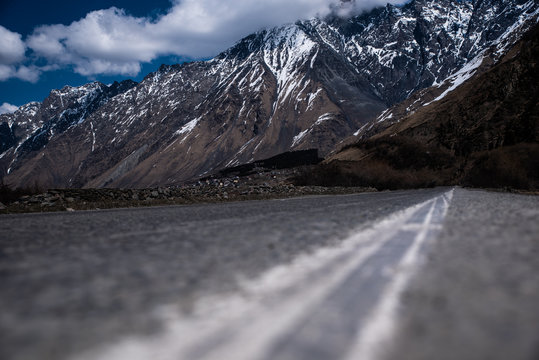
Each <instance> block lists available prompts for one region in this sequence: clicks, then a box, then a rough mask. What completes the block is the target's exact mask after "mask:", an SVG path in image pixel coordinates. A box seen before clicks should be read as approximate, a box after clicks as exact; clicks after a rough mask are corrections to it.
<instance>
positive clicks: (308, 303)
mask: <svg viewBox="0 0 539 360" xmlns="http://www.w3.org/2000/svg"><path fill="white" fill-rule="evenodd" d="M440 198H441V197H437V198H435V199H431V200H428V201H426V202H424V203H421V204H418V205H415V206H412V207H410V208H408V209H405V210H403V211H399V212H397V213H395V214H392V215H390V216H389V217H387V218H385V219H384V220H382V221H380V222H378V223H377V224H376V225H374V226H373V227H371V228H368V229H365V230H362V231H360V232H358V233H356V234H352V235H351V236H350V237H348V238H347V239H345V240H344V241H343V242H342V243H341V244H340V245H339V246H335V247H325V248H321V249H319V250H317V251H316V252H315V253H313V254H307V255H303V256H300V257H298V258H297V259H296V260H295V261H294V262H293V263H292V264H288V265H281V266H277V267H276V268H274V269H272V270H270V271H268V272H266V273H265V274H263V275H262V276H261V277H260V278H258V279H257V280H254V281H247V282H244V283H243V285H242V289H241V291H240V293H239V294H236V295H229V296H219V297H217V296H216V297H207V298H205V299H201V300H200V301H198V302H197V304H196V308H195V309H194V312H193V313H192V314H189V315H185V314H181V313H180V312H179V311H178V309H177V308H176V307H175V306H174V305H170V306H168V307H163V308H161V309H160V310H159V312H160V313H161V315H160V317H161V318H162V319H163V321H164V322H165V327H164V330H163V331H162V332H161V333H158V334H156V335H155V336H151V337H130V338H125V339H124V340H121V341H119V342H117V343H115V344H112V345H110V346H105V347H103V348H100V349H96V350H92V351H89V352H85V353H82V354H79V356H76V357H74V359H77V360H88V359H102V360H109V359H110V360H116V359H127V358H129V359H131V360H137V359H148V358H154V359H159V360H168V359H170V360H172V359H197V360H198V359H201V360H202V359H229V358H230V359H238V360H241V359H246V360H247V359H249V360H251V359H258V358H264V357H265V356H266V354H267V352H268V350H269V349H271V347H272V346H273V345H274V343H275V341H276V340H277V339H278V338H279V337H282V336H283V335H284V334H286V333H287V332H288V331H290V329H293V328H294V326H295V325H296V324H297V323H298V321H300V320H301V319H302V318H304V317H305V316H308V315H309V314H310V313H313V312H316V310H317V306H318V304H320V303H321V302H322V301H323V299H325V298H327V297H328V296H329V294H331V293H332V292H334V291H339V287H340V286H341V285H342V283H343V281H344V280H345V279H346V278H347V277H348V276H349V275H350V274H351V273H353V272H354V271H357V269H358V267H360V266H361V265H362V264H364V263H365V261H366V260H367V259H369V258H371V257H372V256H375V255H376V253H377V252H378V251H379V250H380V249H381V248H382V247H383V246H384V244H386V243H388V241H390V240H391V239H394V237H395V236H397V235H398V233H399V232H402V231H403V230H402V229H403V227H404V226H407V225H406V224H409V223H410V221H412V220H413V218H414V216H415V215H417V213H418V212H420V211H421V209H422V208H423V207H426V206H428V205H430V204H432V205H431V207H430V209H429V212H428V214H427V217H426V218H425V220H424V222H423V224H422V226H421V227H420V228H419V232H418V233H417V235H416V236H415V239H414V242H413V245H412V246H411V247H410V248H409V249H408V250H407V252H406V255H405V256H404V259H403V260H402V261H401V262H400V265H401V266H404V267H410V266H411V265H412V263H413V262H415V260H416V258H417V253H418V249H419V247H420V246H421V244H422V243H423V242H424V241H425V238H426V236H427V233H429V231H431V230H432V225H431V223H432V216H433V211H434V208H435V205H436V203H437V201H438V200H439V199H440ZM436 225H439V224H436ZM415 230H416V228H415V227H414V228H412V226H410V230H408V229H406V230H405V231H415ZM388 265H393V264H388ZM388 271H390V272H391V271H392V270H391V269H389V270H388ZM313 274H315V275H313ZM410 277H411V272H410V271H409V270H406V271H404V272H402V273H401V274H400V275H398V276H397V277H396V279H395V280H393V281H392V282H391V283H390V284H389V287H388V288H387V291H386V293H385V297H384V301H383V302H382V304H381V305H380V306H379V307H378V308H377V309H376V312H375V313H374V315H373V318H371V321H370V322H369V323H368V324H367V327H366V329H367V330H368V332H369V333H370V332H373V333H374V334H375V335H376V338H384V337H387V336H388V334H390V333H391V329H392V328H393V326H394V324H393V323H392V321H394V316H393V315H394V312H395V310H394V309H395V308H396V306H397V305H398V296H399V295H400V292H401V291H402V289H403V288H404V286H405V285H406V283H407V282H408V280H409V278H410ZM372 319H374V320H372ZM384 319H385V322H384V323H382V325H377V320H384ZM375 320H376V321H375ZM363 328H364V329H365V327H363ZM366 333H367V332H365V331H361V334H366ZM363 336H364V337H363V338H360V340H359V342H358V346H357V347H356V348H355V350H354V352H360V353H365V354H367V355H369V354H372V355H373V356H374V352H372V351H371V350H369V349H370V347H369V346H367V345H365V344H370V342H371V341H372V338H373V336H371V335H369V336H370V337H369V336H367V335H363ZM351 345H352V344H351ZM369 356H370V355H369ZM354 358H355V359H357V357H354ZM362 359H363V358H362ZM365 359H367V358H365Z"/></svg>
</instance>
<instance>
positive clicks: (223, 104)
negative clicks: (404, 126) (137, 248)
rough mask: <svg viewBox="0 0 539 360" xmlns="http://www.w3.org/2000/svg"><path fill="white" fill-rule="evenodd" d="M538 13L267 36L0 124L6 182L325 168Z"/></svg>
mask: <svg viewBox="0 0 539 360" xmlns="http://www.w3.org/2000/svg"><path fill="white" fill-rule="evenodd" d="M538 8H539V5H538V4H537V3H536V2H535V1H521V0H475V1H464V0H462V1H461V0H412V1H411V2H409V3H407V4H406V5H404V6H400V7H397V6H392V5H387V6H385V7H382V8H378V9H375V10H373V11H371V12H369V13H363V14H359V15H356V16H352V17H347V18H342V17H337V16H331V17H328V18H326V19H312V20H309V21H301V22H297V23H295V24H290V25H285V26H282V27H278V28H274V29H267V30H262V31H260V32H257V33H255V34H252V35H250V36H248V37H246V38H244V39H242V40H241V41H239V42H238V43H237V44H236V45H235V46H233V47H232V48H230V49H228V50H227V51H225V52H223V53H222V54H220V55H218V56H217V57H215V58H214V59H212V60H210V61H206V62H193V63H185V64H182V65H172V66H162V67H161V68H160V69H159V70H158V71H157V72H155V73H151V74H149V75H148V76H146V78H144V80H143V81H141V83H139V84H134V83H121V84H117V85H114V84H113V86H112V87H113V88H114V89H116V88H117V90H114V91H113V89H111V90H110V91H108V90H107V89H109V87H107V86H105V85H103V84H99V83H93V84H88V85H85V86H83V87H81V88H64V89H62V90H60V91H53V92H51V94H50V96H49V97H48V98H47V99H45V101H44V102H43V103H41V104H39V103H32V104H29V105H26V106H24V107H21V108H20V109H19V110H18V111H17V112H15V113H14V114H7V115H0V123H1V124H2V125H1V126H0V139H1V143H0V144H1V146H2V150H1V151H2V153H1V155H0V172H2V173H3V174H5V176H4V181H5V182H7V183H10V184H15V185H18V186H24V185H27V186H28V185H33V184H34V183H38V184H40V185H41V186H43V187H105V186H117V187H118V186H119V187H146V186H156V185H163V184H174V183H179V182H182V181H184V180H187V179H191V178H194V177H197V176H202V175H204V174H207V173H210V172H214V171H217V170H219V169H222V168H224V167H229V166H234V165H238V164H242V163H247V162H250V161H253V160H256V159H263V158H269V157H271V156H274V155H276V154H279V153H282V152H285V151H290V150H302V149H309V148H317V149H319V151H320V153H321V154H322V155H325V154H328V153H329V152H330V151H331V150H333V148H334V147H335V145H336V144H338V143H339V142H340V141H341V140H342V139H344V138H346V137H348V136H350V135H352V134H353V133H355V132H356V131H357V130H358V129H359V128H361V127H363V126H364V125H365V124H368V123H369V121H371V120H373V119H375V118H376V117H377V116H378V115H379V114H380V113H381V112H382V111H384V110H386V109H387V108H388V107H390V106H392V105H395V104H397V103H399V102H401V101H403V100H406V99H409V98H410V96H412V94H417V92H418V91H421V90H422V89H425V88H427V87H430V86H432V85H433V84H434V85H439V84H443V83H444V81H445V80H446V79H448V78H449V77H450V76H451V75H452V74H455V73H458V72H459V71H462V70H463V69H464V70H465V69H467V68H468V67H469V66H470V64H471V63H472V62H473V61H474V59H476V58H477V56H479V55H480V54H482V53H483V52H484V51H485V50H486V49H489V48H490V47H492V46H493V45H496V44H499V43H500V42H501V39H505V41H506V42H507V43H510V42H511V41H512V42H514V41H516V40H517V39H518V37H519V35H521V32H522V26H523V24H527V23H532V22H534V21H536V20H535V19H536V15H537V9H538ZM502 50H503V49H501V50H500V51H502ZM502 52H503V51H502ZM92 89H93V90H92ZM59 93H61V94H64V95H59ZM79 93H80V94H81V95H76V94H79ZM84 94H86V95H84ZM89 94H99V96H97V95H89ZM67 98H69V99H71V100H70V101H68V102H67V103H66V102H64V103H62V102H61V101H62V99H64V100H65V99H67ZM58 99H60V103H59V104H58ZM84 99H86V100H84Z"/></svg>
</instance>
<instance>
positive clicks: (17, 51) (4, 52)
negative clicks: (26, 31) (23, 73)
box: [0, 25, 26, 65]
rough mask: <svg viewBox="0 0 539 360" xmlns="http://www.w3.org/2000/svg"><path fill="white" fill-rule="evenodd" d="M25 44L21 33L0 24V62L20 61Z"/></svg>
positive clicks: (7, 63)
mask: <svg viewBox="0 0 539 360" xmlns="http://www.w3.org/2000/svg"><path fill="white" fill-rule="evenodd" d="M25 52H26V46H25V45H24V42H23V41H22V39H21V35H20V34H17V33H15V32H12V31H9V30H8V29H6V28H5V27H3V26H2V25H0V64H2V65H9V64H14V63H18V62H20V61H22V60H23V59H24V53H25Z"/></svg>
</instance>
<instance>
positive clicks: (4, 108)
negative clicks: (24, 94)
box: [0, 102, 19, 115]
mask: <svg viewBox="0 0 539 360" xmlns="http://www.w3.org/2000/svg"><path fill="white" fill-rule="evenodd" d="M18 108H19V107H18V106H15V105H11V104H8V103H7V102H5V103H3V104H2V105H0V115H2V114H11V113H14V112H15V111H17V109H18Z"/></svg>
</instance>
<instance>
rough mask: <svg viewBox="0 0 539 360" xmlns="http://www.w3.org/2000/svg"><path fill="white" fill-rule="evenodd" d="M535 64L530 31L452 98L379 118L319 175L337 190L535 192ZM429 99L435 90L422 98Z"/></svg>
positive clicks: (538, 160)
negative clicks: (349, 185) (340, 186)
mask: <svg viewBox="0 0 539 360" xmlns="http://www.w3.org/2000/svg"><path fill="white" fill-rule="evenodd" d="M538 60H539V25H535V26H534V27H533V28H532V29H530V30H529V31H528V32H527V33H526V34H525V35H524V36H523V38H522V40H521V41H519V42H518V43H517V44H516V45H515V46H513V47H512V48H511V49H510V50H509V51H507V52H506V54H505V55H504V56H502V57H501V58H500V59H499V60H498V61H497V63H496V64H495V65H494V66H491V67H490V68H488V69H483V70H482V71H479V72H477V73H475V74H473V75H471V77H470V78H469V80H467V81H466V82H463V83H462V84H460V85H459V86H457V87H455V88H454V89H452V91H450V92H446V91H443V93H442V94H443V96H442V95H438V96H437V97H436V98H434V100H432V97H430V98H431V100H424V101H426V103H424V104H423V106H420V107H419V106H418V107H416V108H415V110H414V111H413V112H409V113H408V114H406V115H405V116H401V117H397V118H394V119H384V116H387V114H389V113H393V114H398V113H399V111H400V109H402V107H403V106H406V105H408V106H410V105H409V102H405V103H404V104H400V105H398V106H396V107H394V108H392V109H389V110H388V111H386V115H382V116H381V117H380V119H379V120H378V121H375V122H373V123H372V124H371V125H373V127H372V128H371V129H370V130H362V131H361V133H362V134H363V138H362V139H361V140H360V141H359V142H357V143H355V144H353V145H349V146H347V147H345V148H344V149H343V150H342V151H340V152H338V153H336V154H335V155H333V156H331V157H330V158H328V159H327V160H326V164H325V165H324V166H325V168H324V170H323V171H325V172H326V175H328V174H330V173H331V174H332V176H329V177H333V181H336V182H337V183H340V182H342V180H343V179H347V181H351V180H350V179H353V180H352V182H353V183H354V184H357V185H374V182H378V186H379V187H390V188H391V187H407V186H412V187H415V186H425V185H429V184H431V185H453V184H463V185H472V186H481V187H510V188H517V189H538V188H539V71H538ZM483 67H485V66H483ZM460 75H462V74H460ZM430 91H435V92H439V91H440V90H439V89H438V88H437V87H435V88H434V89H430V90H428V91H426V92H425V93H429V92H430ZM427 101H428V102H427ZM380 120H381V121H380ZM368 127H370V126H368ZM366 134H368V135H366ZM381 171H383V172H384V175H381V174H380V172H381ZM324 177H328V176H324ZM337 178H340V179H337Z"/></svg>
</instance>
